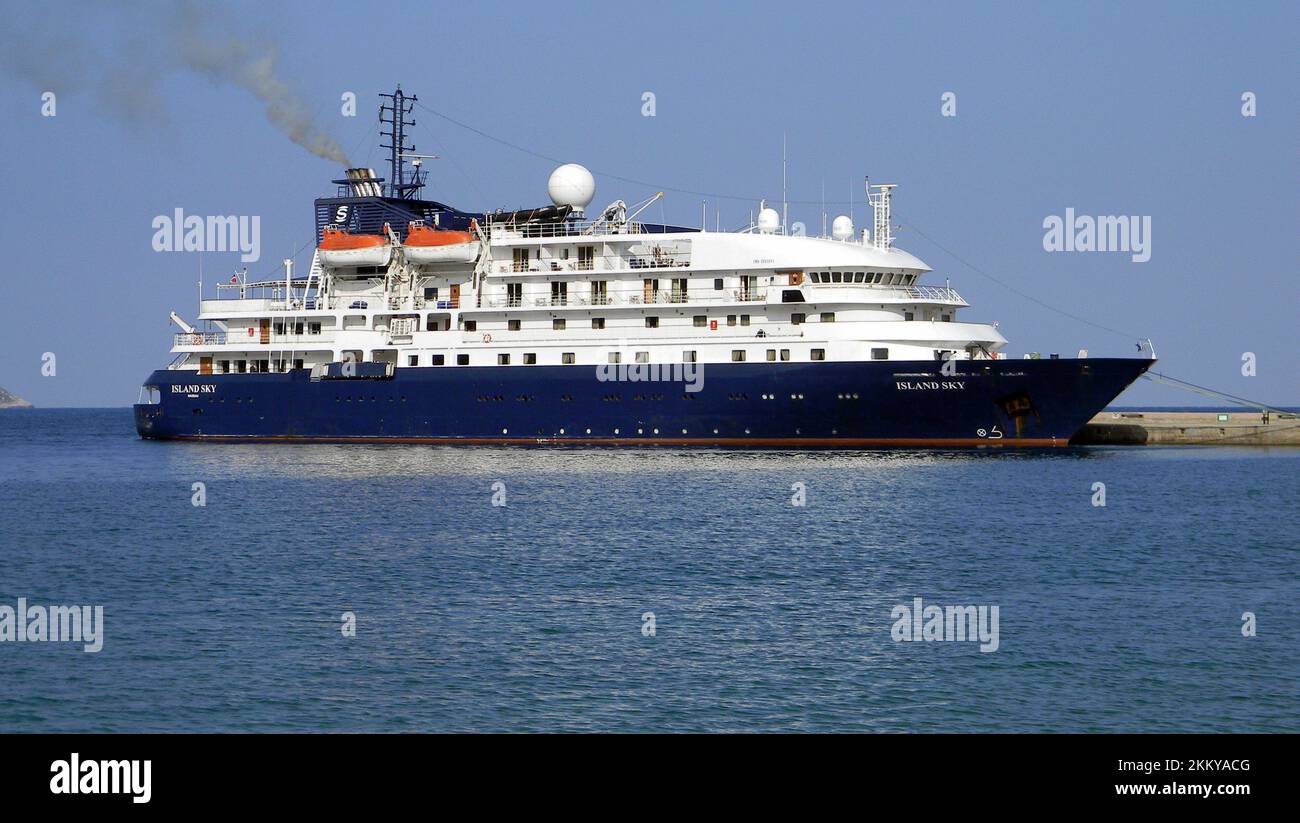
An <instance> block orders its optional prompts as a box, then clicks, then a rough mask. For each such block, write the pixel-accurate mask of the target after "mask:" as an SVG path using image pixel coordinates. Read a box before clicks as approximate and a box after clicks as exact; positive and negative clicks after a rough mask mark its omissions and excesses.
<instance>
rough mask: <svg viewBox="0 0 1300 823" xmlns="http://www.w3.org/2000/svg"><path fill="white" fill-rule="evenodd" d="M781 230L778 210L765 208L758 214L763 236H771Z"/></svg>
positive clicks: (759, 228) (759, 227)
mask: <svg viewBox="0 0 1300 823" xmlns="http://www.w3.org/2000/svg"><path fill="white" fill-rule="evenodd" d="M779 228H781V215H779V214H777V213H776V209H770V208H765V209H763V210H762V211H760V212H759V213H758V230H759V231H761V232H762V233H763V234H771V233H772V232H774V231H776V230H777V229H779Z"/></svg>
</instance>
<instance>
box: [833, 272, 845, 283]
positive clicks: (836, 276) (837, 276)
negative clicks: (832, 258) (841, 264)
mask: <svg viewBox="0 0 1300 823" xmlns="http://www.w3.org/2000/svg"><path fill="white" fill-rule="evenodd" d="M842 277H843V275H842V274H840V272H837V271H833V272H831V282H832V283H840V282H843V281H842V280H841V278H842Z"/></svg>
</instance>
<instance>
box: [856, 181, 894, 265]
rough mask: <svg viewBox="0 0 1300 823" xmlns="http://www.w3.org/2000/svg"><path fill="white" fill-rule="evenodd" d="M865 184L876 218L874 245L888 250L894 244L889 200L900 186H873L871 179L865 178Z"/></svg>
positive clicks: (890, 184) (880, 184)
mask: <svg viewBox="0 0 1300 823" xmlns="http://www.w3.org/2000/svg"><path fill="white" fill-rule="evenodd" d="M863 183H864V185H865V187H866V189H867V202H869V203H870V204H871V212H872V215H873V217H874V218H875V220H874V222H875V231H874V232H873V234H872V238H871V240H872V243H873V245H875V247H876V248H878V249H888V248H889V247H890V246H892V245H893V244H894V230H893V227H892V226H891V225H890V224H889V219H890V215H889V198H890V194H891V192H893V190H894V189H896V188H898V184H897V183H877V184H876V185H874V186H873V185H871V179H870V178H863ZM872 189H875V191H872Z"/></svg>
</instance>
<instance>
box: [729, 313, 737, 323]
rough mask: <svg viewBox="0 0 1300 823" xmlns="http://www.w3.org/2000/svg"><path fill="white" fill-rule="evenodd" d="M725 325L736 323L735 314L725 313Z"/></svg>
mask: <svg viewBox="0 0 1300 823" xmlns="http://www.w3.org/2000/svg"><path fill="white" fill-rule="evenodd" d="M727 325H728V326H734V325H736V315H734V314H729V315H727Z"/></svg>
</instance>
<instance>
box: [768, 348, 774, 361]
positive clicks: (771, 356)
mask: <svg viewBox="0 0 1300 823" xmlns="http://www.w3.org/2000/svg"><path fill="white" fill-rule="evenodd" d="M767 362H769V363H775V362H776V349H768V350H767Z"/></svg>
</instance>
